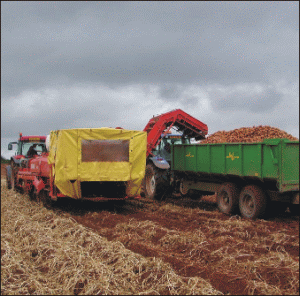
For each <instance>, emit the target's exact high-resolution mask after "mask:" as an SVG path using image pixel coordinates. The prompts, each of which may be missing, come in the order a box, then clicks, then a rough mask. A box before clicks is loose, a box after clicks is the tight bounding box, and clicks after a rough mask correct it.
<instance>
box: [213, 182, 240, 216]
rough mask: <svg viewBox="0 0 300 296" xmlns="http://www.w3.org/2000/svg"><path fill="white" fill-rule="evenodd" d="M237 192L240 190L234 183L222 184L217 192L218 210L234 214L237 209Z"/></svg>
mask: <svg viewBox="0 0 300 296" xmlns="http://www.w3.org/2000/svg"><path fill="white" fill-rule="evenodd" d="M239 193H240V190H239V188H238V186H237V185H236V184H234V183H224V184H222V185H221V187H220V188H219V190H218V192H217V204H218V208H219V211H220V212H222V213H224V214H227V215H232V214H235V213H236V212H237V211H238V204H239Z"/></svg>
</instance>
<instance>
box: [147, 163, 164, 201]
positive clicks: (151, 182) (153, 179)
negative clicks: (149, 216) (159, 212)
mask: <svg viewBox="0 0 300 296" xmlns="http://www.w3.org/2000/svg"><path fill="white" fill-rule="evenodd" d="M168 189H169V184H168V181H167V170H162V169H159V168H157V167H155V166H154V165H153V164H151V163H149V164H147V166H146V172H145V179H144V193H145V197H146V198H149V199H158V200H160V199H162V197H163V195H164V193H166V192H167V191H168Z"/></svg>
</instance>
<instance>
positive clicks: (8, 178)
mask: <svg viewBox="0 0 300 296" xmlns="http://www.w3.org/2000/svg"><path fill="white" fill-rule="evenodd" d="M5 175H6V187H7V189H11V166H10V165H8V166H7V167H6V174H5Z"/></svg>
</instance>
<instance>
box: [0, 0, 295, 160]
mask: <svg viewBox="0 0 300 296" xmlns="http://www.w3.org/2000/svg"><path fill="white" fill-rule="evenodd" d="M176 108H180V109H182V110H184V111H185V112H187V113H189V114H191V115H192V116H194V117H196V118H197V119H199V120H201V121H203V122H204V123H206V124H207V125H208V129H209V134H212V133H214V132H216V131H218V130H231V129H234V128H240V127H245V126H253V125H256V126H257V125H270V126H274V127H277V128H280V129H282V130H284V131H286V132H288V133H290V134H292V135H293V136H296V137H299V3H298V1H297V2H287V1H284V2H256V1H251V2H240V1H238V2H219V1H217V2H202V1H201V2H88V1H87V2H85V1H79V2H70V1H66V2H59V1H58V2H56V1H55V2H54V1H53V2H52V1H47V2H26V1H22V2H13V1H11V2H10V1H7V2H6V1H1V155H3V156H5V157H9V155H11V153H10V152H9V151H8V150H7V144H8V142H9V141H14V140H16V139H17V137H18V133H19V132H22V133H23V134H24V135H47V134H49V132H50V131H51V130H57V129H66V128H81V127H116V126H122V127H123V128H127V129H134V130H143V129H144V127H145V125H146V124H147V122H148V120H149V119H150V118H151V117H152V116H153V115H158V114H160V113H163V112H167V111H170V110H172V109H176Z"/></svg>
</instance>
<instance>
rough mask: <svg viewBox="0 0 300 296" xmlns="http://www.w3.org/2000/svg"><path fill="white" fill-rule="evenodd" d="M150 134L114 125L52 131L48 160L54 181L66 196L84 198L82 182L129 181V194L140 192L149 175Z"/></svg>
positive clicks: (133, 194) (127, 191)
mask: <svg viewBox="0 0 300 296" xmlns="http://www.w3.org/2000/svg"><path fill="white" fill-rule="evenodd" d="M146 148H147V133H146V132H142V131H132V130H125V129H114V128H91V129H90V128H81V129H68V130H57V131H51V133H50V151H49V157H48V163H49V164H53V165H54V166H53V167H54V170H53V174H54V184H55V185H56V186H57V188H58V189H59V190H60V192H61V193H63V194H64V195H66V196H69V197H72V198H77V199H79V198H81V197H82V196H81V189H80V188H81V187H80V182H83V181H101V182H103V181H123V182H127V189H126V194H127V195H128V196H129V197H132V196H135V195H139V194H140V186H141V183H142V180H143V178H144V174H145V166H146Z"/></svg>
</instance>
